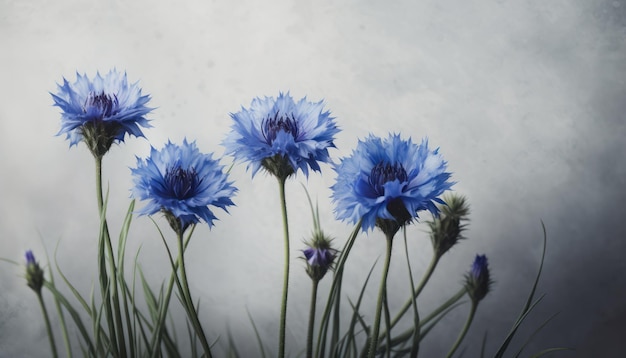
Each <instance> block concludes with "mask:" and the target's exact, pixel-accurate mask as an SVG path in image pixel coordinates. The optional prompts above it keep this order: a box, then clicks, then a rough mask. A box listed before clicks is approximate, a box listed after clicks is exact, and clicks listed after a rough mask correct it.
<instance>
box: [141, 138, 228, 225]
mask: <svg viewBox="0 0 626 358" xmlns="http://www.w3.org/2000/svg"><path fill="white" fill-rule="evenodd" d="M222 169H223V167H222V166H221V165H219V163H218V161H217V160H213V159H212V154H202V153H200V151H199V150H198V148H197V147H196V143H195V142H191V143H187V140H186V139H185V140H184V141H183V145H181V146H179V145H176V144H172V143H171V142H169V141H168V143H167V144H166V145H165V147H164V148H163V149H162V150H160V151H157V150H156V149H154V147H153V148H152V149H151V151H150V156H149V157H148V158H146V159H145V160H142V159H140V158H137V168H136V169H131V171H132V174H133V182H134V184H135V186H134V188H133V189H132V196H133V197H135V198H139V199H141V200H148V201H149V202H148V205H146V206H145V207H144V208H143V209H141V210H140V211H139V213H140V214H142V215H152V214H154V213H156V212H158V211H163V212H164V213H165V215H166V217H167V219H168V221H169V223H170V225H171V226H172V228H173V229H174V231H176V232H179V233H182V232H184V231H185V229H186V228H187V227H188V226H189V225H191V224H195V223H197V222H199V221H200V219H202V220H204V221H205V222H207V223H208V224H209V226H212V225H213V220H214V219H216V217H215V215H213V212H212V211H211V210H210V209H209V205H212V206H215V207H218V208H221V209H223V210H224V211H227V212H228V210H227V206H229V205H234V204H233V202H232V201H231V199H230V198H231V196H233V195H234V193H235V192H236V191H237V189H236V188H235V187H234V186H233V185H232V182H229V181H228V180H227V179H228V175H227V174H225V173H223V172H222Z"/></svg>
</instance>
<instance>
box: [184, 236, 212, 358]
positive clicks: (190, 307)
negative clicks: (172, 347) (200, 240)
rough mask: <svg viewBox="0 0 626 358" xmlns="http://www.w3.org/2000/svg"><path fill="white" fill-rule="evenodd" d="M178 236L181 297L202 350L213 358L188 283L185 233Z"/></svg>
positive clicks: (208, 356) (209, 357)
mask: <svg viewBox="0 0 626 358" xmlns="http://www.w3.org/2000/svg"><path fill="white" fill-rule="evenodd" d="M177 234H178V253H179V255H178V267H179V268H180V282H181V286H182V289H183V292H181V296H182V297H183V299H184V301H185V304H186V306H187V313H188V315H189V319H190V320H191V323H192V324H193V327H194V330H195V331H196V336H198V338H200V343H201V344H202V348H203V349H204V354H205V356H206V357H207V358H211V357H212V355H211V348H210V347H209V342H208V341H207V339H206V335H205V334H204V330H203V329H202V325H201V324H200V320H199V319H198V312H197V311H196V307H195V305H194V304H193V300H192V299H191V292H190V291H189V283H188V282H187V270H186V269H185V258H184V251H185V249H184V246H183V233H182V232H179V233H177Z"/></svg>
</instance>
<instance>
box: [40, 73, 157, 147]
mask: <svg viewBox="0 0 626 358" xmlns="http://www.w3.org/2000/svg"><path fill="white" fill-rule="evenodd" d="M51 95H52V99H53V100H54V105H55V106H58V107H60V108H61V110H62V111H63V112H62V114H61V130H59V133H57V135H61V134H66V138H67V139H68V140H69V141H70V146H73V145H75V144H78V142H80V141H84V142H85V144H87V146H88V147H89V150H90V151H91V152H92V154H93V155H94V156H100V157H101V156H103V155H104V154H106V152H107V151H108V150H109V148H111V145H112V144H113V142H115V141H118V142H123V141H124V137H125V136H126V134H129V135H134V136H135V137H143V136H144V135H143V133H142V132H141V129H140V128H139V127H140V126H141V127H144V128H148V127H151V126H150V124H149V123H148V120H147V119H146V118H145V115H146V114H148V112H150V111H151V110H152V108H148V107H146V106H145V105H146V103H148V101H149V100H150V96H149V95H142V94H141V88H139V86H138V85H137V83H133V84H129V83H128V80H127V79H126V73H119V72H117V70H115V69H113V70H111V71H109V73H107V74H106V75H105V76H100V73H96V77H94V78H93V80H90V79H89V78H88V77H87V75H86V74H85V75H82V76H81V75H80V74H79V73H76V82H74V83H73V84H70V83H69V82H68V81H67V80H66V79H65V78H63V85H58V93H57V94H52V93H51Z"/></svg>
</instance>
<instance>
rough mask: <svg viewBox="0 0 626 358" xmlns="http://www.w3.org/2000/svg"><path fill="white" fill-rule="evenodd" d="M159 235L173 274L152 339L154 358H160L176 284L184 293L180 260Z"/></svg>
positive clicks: (187, 240) (190, 230) (185, 246)
mask: <svg viewBox="0 0 626 358" xmlns="http://www.w3.org/2000/svg"><path fill="white" fill-rule="evenodd" d="M155 225H156V223H155ZM195 227H196V226H195V224H194V225H192V226H191V228H190V229H189V234H188V235H187V239H186V240H185V243H184V245H183V251H184V250H186V249H187V245H188V244H189V240H191V235H192V234H193V231H194V230H195ZM157 228H158V226H157ZM159 233H160V234H161V235H160V236H161V239H162V240H163V244H164V245H165V250H166V251H167V257H168V258H169V260H170V265H171V266H172V274H171V275H170V282H169V283H168V285H167V291H166V293H165V297H164V299H163V305H162V306H161V307H160V311H159V316H158V319H157V322H156V325H155V327H154V335H153V337H152V343H151V345H150V346H151V347H152V349H151V351H152V357H158V356H159V353H160V351H159V347H160V346H161V340H162V338H163V337H162V333H163V326H164V325H165V318H166V316H167V309H168V307H169V304H170V298H171V297H172V289H173V288H174V282H176V284H177V286H178V287H179V290H180V291H182V286H181V285H180V281H179V280H178V277H177V276H176V273H177V272H178V262H179V260H178V259H177V260H176V261H174V257H173V256H172V251H171V250H170V248H169V245H167V241H166V240H165V237H164V236H163V233H161V230H160V229H159Z"/></svg>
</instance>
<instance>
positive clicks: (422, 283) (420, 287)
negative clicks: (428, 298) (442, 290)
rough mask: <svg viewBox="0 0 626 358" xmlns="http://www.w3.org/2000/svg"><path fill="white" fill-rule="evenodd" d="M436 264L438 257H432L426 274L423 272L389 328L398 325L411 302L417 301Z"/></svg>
mask: <svg viewBox="0 0 626 358" xmlns="http://www.w3.org/2000/svg"><path fill="white" fill-rule="evenodd" d="M438 262H439V257H438V256H437V255H433V258H432V259H431V261H430V264H429V265H428V268H427V269H426V272H424V276H423V277H422V280H421V281H420V283H419V285H418V286H417V287H416V288H415V290H414V291H413V296H412V297H409V299H408V300H407V301H406V302H405V303H404V305H403V306H402V308H401V309H400V312H398V314H396V316H395V317H394V318H393V320H392V321H391V328H393V327H394V326H395V325H396V324H397V323H398V321H400V319H401V318H402V316H404V314H405V313H406V311H408V310H409V308H411V306H412V305H413V302H414V301H415V300H416V299H417V296H419V294H420V293H421V292H422V290H423V289H424V286H426V283H428V280H429V279H430V276H432V274H433V272H434V271H435V267H437V263H438ZM391 328H389V329H391Z"/></svg>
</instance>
